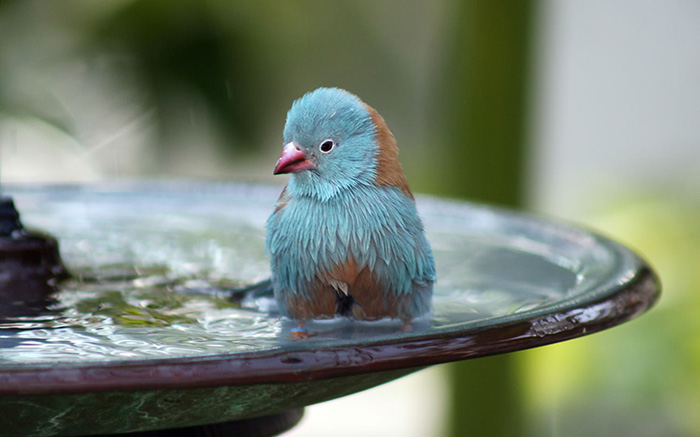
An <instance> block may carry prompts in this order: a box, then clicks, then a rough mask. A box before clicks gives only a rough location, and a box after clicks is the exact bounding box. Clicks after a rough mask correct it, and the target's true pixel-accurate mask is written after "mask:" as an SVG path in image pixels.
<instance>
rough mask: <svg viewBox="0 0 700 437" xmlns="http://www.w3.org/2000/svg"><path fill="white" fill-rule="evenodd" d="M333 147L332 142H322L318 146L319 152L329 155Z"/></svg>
mask: <svg viewBox="0 0 700 437" xmlns="http://www.w3.org/2000/svg"><path fill="white" fill-rule="evenodd" d="M334 146H335V143H334V142H333V140H323V142H322V143H321V145H320V146H318V148H319V150H320V151H321V152H322V153H329V152H330V151H331V150H333V147H334Z"/></svg>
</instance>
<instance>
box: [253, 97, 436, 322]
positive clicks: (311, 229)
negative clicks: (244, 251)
mask: <svg viewBox="0 0 700 437" xmlns="http://www.w3.org/2000/svg"><path fill="white" fill-rule="evenodd" d="M398 154H399V151H398V148H397V145H396V140H395V138H394V135H393V134H392V133H391V131H390V130H389V128H388V127H387V125H386V122H385V121H384V119H383V117H382V116H381V115H379V113H378V112H377V111H376V110H375V109H374V108H372V107H371V106H369V105H367V104H366V103H364V102H363V101H362V100H360V98H359V97H357V96H356V95H354V94H352V93H350V92H348V91H345V90H343V89H340V88H325V87H323V88H318V89H316V90H314V91H311V92H308V93H306V94H304V95H303V96H302V97H301V98H299V99H298V100H296V101H294V102H293V104H292V106H291V109H290V110H289V111H288V113H287V118H286V123H285V126H284V130H283V149H282V154H281V156H280V158H279V160H278V161H277V163H276V165H275V167H274V170H273V174H274V175H279V174H289V180H288V182H287V185H286V186H285V187H284V189H283V190H282V192H281V194H280V196H279V198H278V199H277V202H276V204H275V205H274V210H273V212H272V213H271V215H270V216H269V218H268V220H267V222H266V240H265V248H266V252H267V253H268V254H269V256H270V268H271V272H272V275H271V281H272V287H273V291H274V296H275V299H276V301H277V304H278V307H279V310H280V312H281V313H282V315H283V316H286V317H288V318H291V319H293V320H295V321H296V322H297V323H298V325H297V327H298V329H295V330H293V331H292V333H293V334H299V335H304V334H305V333H306V332H307V331H306V329H304V324H305V323H306V322H307V321H308V320H309V319H329V318H334V317H337V316H341V317H347V318H350V319H353V320H379V319H384V318H390V319H399V320H400V321H401V322H402V323H403V324H402V325H401V331H411V330H412V329H413V327H412V325H411V321H412V320H414V319H415V318H417V317H420V316H423V315H426V314H428V313H430V311H431V305H432V294H433V284H434V283H435V281H436V271H435V261H434V259H433V253H432V249H431V247H430V244H429V242H428V240H427V238H426V235H425V231H424V227H423V224H422V222H421V220H420V218H419V215H418V212H417V209H416V203H415V198H414V196H413V194H412V192H411V190H410V188H409V186H408V182H407V180H406V176H405V175H404V172H403V170H402V167H401V164H400V162H399V157H398Z"/></svg>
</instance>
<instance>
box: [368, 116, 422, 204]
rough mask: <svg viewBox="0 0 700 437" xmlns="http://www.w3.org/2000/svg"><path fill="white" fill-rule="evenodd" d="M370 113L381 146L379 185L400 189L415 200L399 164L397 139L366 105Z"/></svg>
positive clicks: (378, 172)
mask: <svg viewBox="0 0 700 437" xmlns="http://www.w3.org/2000/svg"><path fill="white" fill-rule="evenodd" d="M365 107H366V108H367V111H369V115H370V118H371V119H372V123H373V124H374V126H375V128H376V129H377V143H378V144H379V154H378V155H377V179H376V182H377V185H392V186H395V187H398V188H400V189H401V191H403V192H404V193H406V195H407V196H409V197H411V198H413V194H412V193H411V190H410V188H409V187H408V181H407V180H406V176H405V175H404V174H403V170H402V169H401V163H400V162H399V148H398V147H397V146H396V139H395V138H394V134H392V133H391V131H390V130H389V128H388V127H387V125H386V122H385V121H384V118H383V117H382V116H381V115H379V113H378V112H377V111H376V110H375V109H374V108H372V107H371V106H369V105H367V104H365Z"/></svg>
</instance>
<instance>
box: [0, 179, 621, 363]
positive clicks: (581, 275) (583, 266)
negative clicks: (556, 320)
mask: <svg viewBox="0 0 700 437" xmlns="http://www.w3.org/2000/svg"><path fill="white" fill-rule="evenodd" d="M136 188H138V189H136ZM11 191H13V194H14V196H15V199H16V203H17V205H18V208H19V209H20V210H21V212H22V217H23V221H24V222H25V225H27V226H29V227H38V228H41V229H44V230H46V231H49V232H51V233H52V234H54V235H55V236H57V237H58V238H59V241H60V244H61V249H62V254H63V257H64V261H65V263H66V265H67V266H68V268H69V269H70V270H71V272H72V274H73V276H72V278H71V279H69V280H67V281H64V282H62V283H60V284H59V285H58V287H57V291H56V292H55V293H54V294H53V296H52V298H51V299H47V302H46V307H45V310H44V311H40V312H38V313H36V312H35V313H32V314H27V315H23V316H14V317H5V318H1V319H0V365H6V366H12V365H16V364H20V363H21V364H27V363H36V364H41V363H52V364H57V363H76V362H79V363H89V362H105V361H114V360H135V359H136V360H141V359H156V358H168V357H187V356H202V355H220V354H231V353H243V352H264V351H269V350H276V349H279V348H290V347H291V348H294V347H314V345H327V344H331V343H332V344H341V343H348V342H357V341H368V340H373V339H376V340H378V341H379V340H383V339H389V338H394V337H397V336H402V335H412V336H420V335H423V334H426V333H433V332H435V331H440V330H451V329H456V328H460V329H463V328H464V327H465V326H467V327H468V326H471V325H474V326H477V325H483V324H488V323H495V322H497V321H498V320H500V319H501V318H507V317H514V316H517V315H519V314H525V313H528V312H531V311H536V310H538V309H541V308H545V307H547V306H548V305H554V304H556V303H557V302H560V301H562V300H563V299H567V298H572V297H575V296H577V295H579V294H582V293H585V292H587V291H590V290H592V289H593V288H595V287H596V286H597V285H598V283H597V282H596V281H599V280H600V278H603V277H606V275H608V274H609V273H610V271H611V270H612V269H614V268H616V265H615V259H614V254H613V253H611V252H609V251H606V250H604V247H603V248H601V245H600V244H599V242H598V241H597V240H596V239H595V238H594V237H593V236H591V235H590V234H588V233H585V232H583V231H576V230H572V229H570V228H567V227H561V226H560V227H553V226H545V225H543V224H541V223H539V222H537V221H531V220H525V219H522V218H519V216H509V215H507V214H501V213H497V212H494V211H491V210H488V209H479V208H473V207H469V206H464V205H463V204H452V203H446V202H440V201H434V200H431V199H420V200H419V202H420V205H421V215H422V216H423V218H424V222H425V224H426V228H427V230H428V237H429V239H430V241H431V243H432V245H433V249H434V253H435V258H436V263H437V270H438V285H437V286H436V289H435V296H434V311H433V314H432V315H431V316H430V317H428V318H425V319H424V320H418V321H416V323H415V324H414V326H415V330H414V332H412V333H401V332H399V329H398V327H399V324H400V323H399V322H398V321H380V322H364V323H352V322H350V321H347V320H333V321H321V322H313V323H310V324H309V328H310V330H311V331H312V332H314V333H315V334H316V335H314V336H313V337H311V338H310V339H309V340H307V341H305V342H302V343H303V345H301V346H299V343H300V342H298V341H296V342H295V341H293V340H291V339H290V338H289V329H290V328H291V326H293V324H292V323H291V322H290V321H287V320H284V319H282V318H280V317H279V316H278V315H277V314H276V313H275V312H274V302H273V301H272V300H271V299H264V298H263V299H257V300H251V299H249V300H244V301H243V302H233V301H231V300H230V299H228V297H227V291H228V290H230V289H232V288H235V287H238V286H240V285H242V284H248V283H253V282H256V281H259V280H261V279H264V278H266V277H267V276H269V269H268V259H267V257H266V255H265V253H264V247H263V245H264V228H263V226H264V221H265V219H266V217H267V215H268V214H269V212H270V210H271V208H272V205H273V203H274V200H275V198H276V196H277V193H278V189H276V188H273V189H270V188H269V187H256V186H239V185H236V186H232V185H223V186H213V185H184V184H183V185H172V184H168V185H157V184H155V185H147V186H138V187H134V186H131V185H124V186H114V185H112V186H109V187H102V188H91V189H85V188H78V187H64V188H54V189H40V188H39V189H24V190H22V189H18V188H15V189H14V190H11ZM596 278H597V279H596Z"/></svg>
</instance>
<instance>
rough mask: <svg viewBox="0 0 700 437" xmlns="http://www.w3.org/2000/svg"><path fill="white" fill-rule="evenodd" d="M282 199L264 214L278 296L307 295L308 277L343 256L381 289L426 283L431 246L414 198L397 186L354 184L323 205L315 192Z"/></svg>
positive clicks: (396, 291)
mask: <svg viewBox="0 0 700 437" xmlns="http://www.w3.org/2000/svg"><path fill="white" fill-rule="evenodd" d="M280 202H281V203H282V204H283V205H281V207H280V208H278V209H277V210H276V211H275V213H273V214H272V215H271V216H270V218H269V219H268V222H267V232H268V238H267V241H266V249H267V251H268V252H269V254H270V256H271V259H272V264H271V267H272V274H273V282H274V283H275V293H276V294H285V293H299V294H301V295H302V297H304V298H308V297H310V296H309V293H310V292H311V289H312V287H313V284H314V281H317V280H318V278H319V276H320V275H322V274H324V273H325V272H328V271H332V270H333V269H334V268H336V267H337V266H339V265H342V264H344V263H346V262H347V261H348V257H352V258H353V259H354V261H355V263H356V264H357V266H358V270H360V269H362V268H363V267H368V268H369V270H370V271H371V272H373V274H374V276H375V278H376V281H377V282H378V283H379V284H380V285H381V287H382V288H383V289H385V290H386V291H385V292H386V293H390V294H393V295H405V294H408V293H411V292H412V290H413V288H415V287H416V285H418V286H419V287H418V288H420V289H428V288H430V289H431V288H432V287H430V286H431V285H432V282H433V281H434V280H435V267H434V262H433V255H432V251H431V249H430V246H429V244H428V242H427V240H426V238H425V235H424V232H423V225H422V223H421V221H420V219H419V218H418V214H417V211H416V208H415V204H414V201H413V199H410V198H409V197H407V196H406V195H405V194H404V193H403V192H402V191H401V190H399V189H398V188H396V187H390V186H385V187H377V186H365V185H359V186H356V187H353V189H351V190H343V191H341V192H339V193H338V194H337V195H336V196H334V197H332V198H331V199H329V200H327V201H325V202H319V201H318V200H317V199H316V198H314V197H313V196H294V197H285V196H283V198H281V199H280ZM431 292H432V291H431V290H426V293H431ZM426 298H427V299H426ZM429 300H430V297H429V296H427V297H423V298H422V299H420V300H416V303H418V302H420V301H427V302H429ZM427 305H428V306H429V303H428V304H427ZM423 306H425V305H423ZM427 309H428V308H422V309H421V308H416V309H415V311H416V312H421V310H423V311H422V312H424V311H425V310H427Z"/></svg>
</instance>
